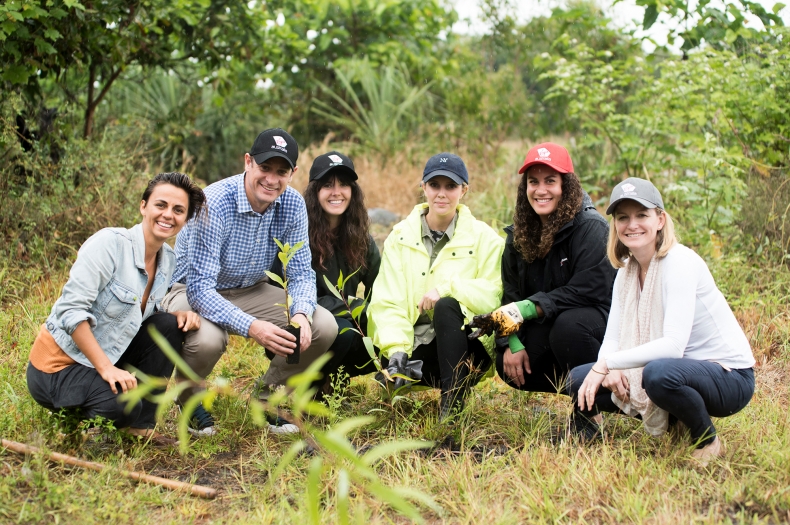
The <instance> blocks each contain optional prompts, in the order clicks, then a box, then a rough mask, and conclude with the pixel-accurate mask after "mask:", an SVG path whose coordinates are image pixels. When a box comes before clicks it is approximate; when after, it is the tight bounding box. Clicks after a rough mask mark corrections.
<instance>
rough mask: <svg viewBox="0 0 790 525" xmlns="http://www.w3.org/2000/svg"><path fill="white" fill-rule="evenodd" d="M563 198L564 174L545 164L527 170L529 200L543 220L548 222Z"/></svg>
mask: <svg viewBox="0 0 790 525" xmlns="http://www.w3.org/2000/svg"><path fill="white" fill-rule="evenodd" d="M560 199H562V175H560V173H559V172H558V171H557V170H555V169H554V168H550V167H548V166H546V165H544V164H537V165H535V166H532V167H531V168H529V170H527V200H528V201H529V205H530V206H532V209H533V210H535V213H537V214H538V217H540V220H541V222H546V219H547V218H548V216H549V215H551V214H552V213H554V210H556V209H557V206H559V205H560Z"/></svg>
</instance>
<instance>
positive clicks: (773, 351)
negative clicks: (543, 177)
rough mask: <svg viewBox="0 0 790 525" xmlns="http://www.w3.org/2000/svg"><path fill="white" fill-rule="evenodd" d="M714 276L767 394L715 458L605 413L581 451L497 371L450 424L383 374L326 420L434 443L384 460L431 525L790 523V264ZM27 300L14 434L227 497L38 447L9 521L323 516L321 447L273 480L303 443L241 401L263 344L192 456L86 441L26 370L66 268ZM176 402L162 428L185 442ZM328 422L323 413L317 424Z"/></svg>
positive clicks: (248, 347) (2, 489) (4, 355)
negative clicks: (42, 396)
mask: <svg viewBox="0 0 790 525" xmlns="http://www.w3.org/2000/svg"><path fill="white" fill-rule="evenodd" d="M713 271H714V274H715V276H716V278H717V280H718V282H719V283H720V284H721V287H722V289H723V290H724V291H725V293H727V295H728V298H729V299H730V302H731V303H732V304H734V305H735V309H736V314H737V315H738V317H739V319H740V320H741V322H742V323H743V324H744V327H745V329H746V332H747V334H748V335H749V337H750V338H751V340H752V343H753V344H754V347H755V354H756V355H757V357H758V363H759V366H758V368H757V374H756V376H757V391H756V393H755V396H754V398H753V400H752V402H751V404H750V405H749V406H748V407H747V408H746V409H744V410H743V411H742V412H740V413H739V414H737V415H735V416H733V417H730V418H725V419H719V420H717V421H716V424H717V427H718V429H719V432H720V435H721V436H722V438H723V441H724V443H725V445H726V454H725V457H724V458H723V459H722V460H719V461H715V462H714V463H712V464H711V465H710V466H709V467H707V468H700V467H698V466H695V465H694V464H693V463H691V461H690V460H689V440H688V436H676V435H666V436H664V437H662V438H660V439H652V438H649V437H648V436H647V435H646V434H645V433H644V432H643V431H642V430H641V428H640V426H639V424H638V422H637V421H634V420H628V419H625V418H622V417H616V416H611V417H607V418H606V419H605V422H604V428H605V440H604V442H603V443H602V444H599V445H595V446H590V447H585V448H579V447H578V446H576V445H575V444H573V443H571V442H561V443H559V444H557V445H555V444H552V443H551V441H550V439H549V437H550V435H551V434H552V433H553V432H555V430H553V429H556V428H561V427H564V425H565V422H566V420H567V416H568V413H569V410H570V406H569V402H568V400H567V398H565V397H562V396H555V395H530V394H525V393H521V392H517V391H515V390H512V389H510V388H508V387H506V386H504V385H503V384H502V383H501V382H499V381H498V380H492V381H487V382H486V383H484V384H482V385H480V386H479V387H478V388H476V389H475V390H474V394H473V395H472V396H471V399H470V402H469V408H468V410H467V411H466V412H465V413H464V414H463V416H462V418H461V421H460V422H459V423H458V424H457V425H455V426H446V425H442V424H439V423H438V422H437V420H436V413H437V403H438V393H436V392H432V391H427V392H421V393H417V394H412V395H410V396H408V398H407V399H406V400H404V401H401V402H399V403H398V404H396V405H395V406H394V407H391V406H389V405H387V404H384V403H383V402H381V401H380V400H379V396H378V394H377V387H376V385H375V383H373V381H372V379H370V378H361V379H355V380H354V381H353V382H352V384H351V386H350V388H349V389H348V390H347V391H346V392H345V393H344V394H343V396H342V398H339V399H337V400H336V401H338V403H337V408H336V410H335V411H334V413H333V414H332V416H331V417H330V418H328V419H327V420H326V421H335V422H339V421H342V420H344V419H346V418H349V417H352V416H357V415H365V414H369V415H371V416H373V418H374V419H373V421H372V422H371V423H370V424H368V425H366V426H364V427H362V428H361V429H359V430H358V431H356V432H355V433H352V434H351V436H350V437H351V441H352V442H353V443H354V445H355V446H356V447H357V448H362V447H365V446H368V445H375V444H379V443H383V442H387V441H393V440H403V439H416V440H431V441H433V442H434V443H436V445H435V446H434V447H433V448H431V449H427V450H424V451H418V452H407V453H400V454H397V455H394V456H391V457H389V458H388V459H384V460H382V461H380V462H378V463H377V464H376V465H375V470H376V473H377V474H378V476H379V478H380V479H381V481H382V482H384V483H385V484H386V485H389V486H401V487H409V488H411V489H415V490H418V491H420V492H422V493H424V494H427V495H428V496H430V497H431V498H432V499H433V500H434V501H435V502H436V504H437V507H435V508H429V507H426V506H421V507H420V508H421V512H422V515H423V517H424V518H425V520H426V521H427V522H429V523H470V524H477V523H490V524H509V523H532V522H537V523H553V522H563V523H564V522H583V523H630V522H635V523H643V522H647V523H689V522H694V523H720V522H737V523H740V522H755V523H777V522H783V521H787V520H790V434H789V433H788V429H789V427H790V421H789V420H788V415H787V407H788V394H789V393H790V392H789V391H788V386H787V385H788V380H790V373H789V372H790V365H788V356H790V336H788V333H789V331H790V314H788V309H787V299H786V298H787V294H788V290H790V275H788V272H787V270H769V269H765V268H763V269H758V268H752V267H750V266H748V265H745V264H743V263H737V262H719V263H716V264H714V265H713ZM55 275H56V277H55V278H54V279H53V280H52V281H44V283H43V285H41V286H38V287H37V288H35V289H34V290H33V291H32V292H30V293H29V294H28V295H27V296H26V297H25V299H24V302H22V301H15V302H14V301H9V302H8V303H7V304H6V305H5V306H4V307H3V309H2V310H0V338H1V339H0V406H2V407H3V410H2V411H0V429H2V430H1V431H0V433H2V437H4V438H6V439H11V440H14V441H20V442H25V443H30V444H34V445H38V446H43V447H45V448H47V449H49V450H53V451H59V452H63V453H67V454H72V455H77V456H80V457H82V458H84V459H89V460H93V461H99V462H102V463H105V464H107V465H110V466H112V467H114V468H123V469H129V470H139V471H145V472H148V473H150V474H155V475H159V476H164V477H169V478H174V479H179V480H183V481H192V482H196V483H200V484H204V485H208V486H211V487H214V488H217V489H219V491H220V497H219V498H217V499H216V500H213V501H206V500H200V499H197V498H193V497H190V496H187V495H184V494H182V493H174V492H170V491H166V490H163V489H160V488H157V487H154V486H151V485H147V484H136V483H134V482H131V481H129V480H127V479H125V478H123V477H120V476H119V475H118V474H117V473H115V472H113V470H112V469H110V470H107V471H105V472H102V473H95V472H88V471H83V470H80V469H75V468H70V467H63V466H60V465H56V464H52V463H49V462H47V461H45V460H43V459H42V458H41V457H38V456H31V457H24V456H19V455H16V454H14V453H11V452H8V451H6V452H3V453H0V461H1V462H0V522H18V523H76V522H78V523H84V524H89V523H107V522H112V523H160V524H161V523H201V524H205V523H230V522H241V523H310V512H311V510H310V505H309V502H310V501H311V499H310V498H308V496H307V490H308V469H309V465H310V463H311V461H313V460H314V457H315V456H309V455H307V456H300V457H297V458H296V460H295V461H294V462H293V463H291V464H290V465H289V466H288V467H286V468H285V470H284V471H283V472H282V474H281V475H280V476H279V477H277V478H276V479H270V474H271V473H272V471H273V470H274V469H275V467H276V466H277V465H278V463H279V462H280V459H281V457H282V456H283V454H285V452H286V450H287V449H288V448H289V447H290V446H291V445H292V444H293V443H294V442H295V441H296V438H293V437H281V436H276V435H273V434H269V433H268V432H267V431H265V430H261V429H260V428H258V427H256V426H255V425H254V424H253V421H252V416H251V413H250V410H249V409H248V405H247V403H246V401H245V399H246V395H247V393H248V392H249V390H250V388H251V385H252V383H253V381H254V380H255V378H256V377H257V376H258V375H259V374H261V373H262V372H263V371H264V370H265V368H266V366H267V360H266V359H265V358H264V356H263V353H262V352H261V351H260V349H259V348H257V347H256V345H254V344H251V343H250V342H249V341H246V340H244V339H242V338H238V337H233V338H232V339H231V345H230V348H229V350H228V352H227V354H226V355H225V356H224V357H223V358H222V360H221V361H220V363H219V365H218V367H217V370H216V372H217V374H221V375H223V376H225V377H227V378H229V379H230V380H231V384H232V386H233V389H234V391H235V392H237V393H239V395H238V396H231V397H222V398H220V399H218V400H217V402H216V403H215V405H214V408H213V411H214V414H215V415H216V417H217V418H218V420H219V425H220V428H221V429H222V430H221V432H220V434H219V435H218V436H215V437H212V438H208V439H202V440H199V441H193V443H192V446H191V448H190V450H189V451H188V452H187V453H186V454H185V455H180V454H179V453H178V451H177V450H161V449H156V448H153V447H150V446H145V445H142V444H135V443H129V442H123V441H120V440H118V439H115V438H114V437H113V434H112V433H110V435H109V436H110V437H109V438H108V439H104V440H102V439H98V440H96V439H91V440H88V441H86V442H84V443H83V442H81V441H80V440H76V441H75V440H73V439H72V440H69V439H64V438H63V437H60V436H59V435H58V432H57V431H58V427H57V425H56V424H55V419H54V418H53V416H52V415H50V414H49V413H48V412H47V411H46V410H44V409H42V408H41V407H39V406H38V405H36V404H35V403H34V402H33V401H32V400H31V398H30V396H29V395H28V393H27V389H26V386H25V379H24V371H25V366H26V362H27V354H28V351H29V348H30V346H31V344H32V342H33V339H34V337H35V334H36V332H37V330H38V326H39V325H40V323H41V322H42V321H43V320H44V319H45V317H46V315H47V314H48V312H49V308H50V305H51V304H52V302H53V301H54V300H55V299H56V297H57V294H58V293H59V290H60V286H61V285H62V283H63V281H64V280H65V277H66V274H65V272H64V271H60V272H58V273H56V274H55ZM175 419H176V412H175V410H171V411H170V412H169V414H168V417H167V418H166V421H165V422H164V432H165V433H167V434H169V435H173V436H174V435H175V433H176V430H175ZM312 423H313V424H314V425H317V426H318V427H321V426H322V425H324V424H325V422H322V421H321V420H315V421H313V422H312ZM322 457H325V464H326V465H327V468H326V469H325V470H324V472H323V473H322V474H321V477H320V480H319V482H318V484H317V487H318V488H317V490H318V491H319V494H320V496H319V497H320V502H321V505H320V506H319V507H318V509H317V510H316V509H313V511H312V512H317V516H318V522H320V523H334V522H338V521H337V520H338V518H337V516H338V509H337V488H338V486H339V484H338V481H339V477H340V468H341V467H343V466H346V467H348V465H347V463H344V462H343V461H338V460H332V459H331V458H330V457H329V455H327V454H323V455H322ZM349 501H350V510H349V514H350V519H349V521H348V523H366V524H367V523H407V522H409V521H410V520H408V519H406V518H404V517H402V516H401V515H400V514H398V513H397V512H396V511H394V510H393V509H392V508H390V507H388V506H387V505H385V504H384V503H382V501H381V499H379V498H376V497H372V496H371V495H370V493H368V492H364V491H362V490H355V486H353V485H352V488H351V492H350V498H349Z"/></svg>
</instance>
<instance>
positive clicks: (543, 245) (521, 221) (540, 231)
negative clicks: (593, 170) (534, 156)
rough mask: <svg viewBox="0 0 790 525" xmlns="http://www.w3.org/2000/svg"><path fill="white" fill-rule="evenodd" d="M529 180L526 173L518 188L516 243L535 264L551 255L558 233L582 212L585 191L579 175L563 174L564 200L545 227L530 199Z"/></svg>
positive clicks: (514, 217)
mask: <svg viewBox="0 0 790 525" xmlns="http://www.w3.org/2000/svg"><path fill="white" fill-rule="evenodd" d="M528 178H529V170H527V171H525V172H524V175H523V176H522V177H521V183H520V184H519V185H518V196H517V197H516V211H515V212H514V213H513V243H514V245H515V247H516V250H518V252H519V253H520V254H521V256H522V257H524V259H525V260H526V261H527V262H528V263H531V262H532V261H534V260H535V259H542V258H544V257H546V255H548V253H549V250H551V246H552V245H553V244H554V234H556V233H557V231H558V230H559V229H560V228H562V227H563V226H564V225H565V224H567V223H568V222H569V221H571V220H573V218H574V217H575V216H576V214H577V213H578V212H579V210H580V209H581V205H582V198H583V197H584V190H582V185H581V182H579V177H577V176H576V174H575V173H562V174H561V178H562V197H560V202H559V203H558V204H557V209H556V210H554V211H553V212H552V213H551V215H549V216H548V218H547V219H548V220H547V221H546V224H545V225H544V224H543V223H542V222H541V220H540V216H539V215H538V214H537V213H535V210H534V209H532V205H531V204H530V203H529V199H528V198H527V184H528Z"/></svg>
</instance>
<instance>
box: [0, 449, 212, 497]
mask: <svg viewBox="0 0 790 525" xmlns="http://www.w3.org/2000/svg"><path fill="white" fill-rule="evenodd" d="M2 445H3V447H5V448H7V449H8V450H13V451H14V452H18V453H19V454H41V453H43V452H42V451H41V449H39V448H38V447H33V446H31V445H25V444H24V443H17V442H16V441H9V440H7V439H3V440H2ZM48 458H49V460H50V461H55V462H59V463H65V464H67V465H74V466H76V467H82V468H87V469H90V470H95V471H96V472H101V471H102V470H104V469H105V468H106V467H105V465H102V464H101V463H95V462H93V461H85V460H82V459H79V458H75V457H74V456H67V455H66V454H60V453H58V452H50V453H49V454H48ZM117 472H118V473H119V474H121V475H122V476H125V477H127V478H131V479H135V480H138V481H145V482H147V483H153V484H154V485H161V486H162V487H165V488H168V489H170V490H182V491H185V492H189V493H190V494H192V495H193V496H199V497H201V498H206V499H214V498H215V497H217V489H212V488H210V487H204V486H202V485H193V484H192V483H184V482H183V481H176V480H174V479H166V478H160V477H159V476H151V475H149V474H143V473H142V472H134V471H131V470H118V471H117Z"/></svg>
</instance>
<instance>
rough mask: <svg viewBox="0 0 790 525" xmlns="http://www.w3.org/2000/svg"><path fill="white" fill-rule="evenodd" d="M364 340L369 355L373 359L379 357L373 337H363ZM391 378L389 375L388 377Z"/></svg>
mask: <svg viewBox="0 0 790 525" xmlns="http://www.w3.org/2000/svg"><path fill="white" fill-rule="evenodd" d="M362 342H363V343H364V344H365V350H367V351H368V355H369V356H370V358H371V359H377V358H378V356H377V355H376V347H375V346H373V339H371V338H370V337H368V336H363V337H362ZM387 379H389V376H388V377H387Z"/></svg>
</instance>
